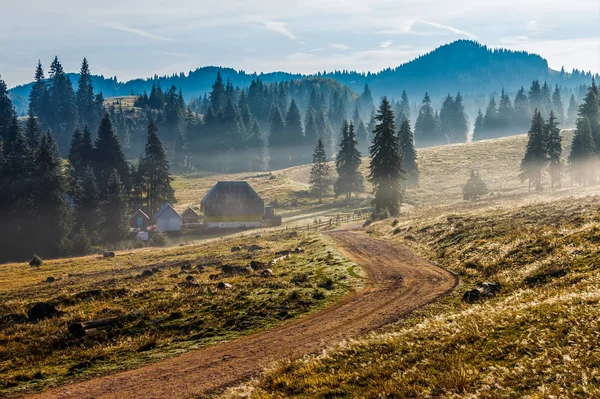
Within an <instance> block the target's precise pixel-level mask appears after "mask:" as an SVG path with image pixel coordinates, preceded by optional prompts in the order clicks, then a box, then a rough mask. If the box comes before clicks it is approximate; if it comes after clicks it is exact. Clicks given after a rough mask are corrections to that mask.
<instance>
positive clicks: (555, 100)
mask: <svg viewBox="0 0 600 399" xmlns="http://www.w3.org/2000/svg"><path fill="white" fill-rule="evenodd" d="M552 109H553V110H554V115H555V117H556V122H557V123H561V124H564V123H565V109H564V106H563V102H562V98H561V95H560V90H559V88H558V85H556V87H555V88H554V92H553V93H552Z"/></svg>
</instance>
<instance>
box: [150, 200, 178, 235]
mask: <svg viewBox="0 0 600 399" xmlns="http://www.w3.org/2000/svg"><path fill="white" fill-rule="evenodd" d="M154 219H155V220H156V229H157V230H158V231H165V232H168V231H181V215H180V214H179V213H177V211H176V210H175V209H174V208H173V207H172V206H171V205H170V204H169V203H166V204H164V205H163V206H162V208H160V209H159V210H158V212H156V215H154Z"/></svg>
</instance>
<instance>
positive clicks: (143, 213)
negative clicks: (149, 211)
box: [131, 209, 150, 220]
mask: <svg viewBox="0 0 600 399" xmlns="http://www.w3.org/2000/svg"><path fill="white" fill-rule="evenodd" d="M137 215H142V216H143V217H144V218H146V219H148V220H150V218H149V217H148V215H146V213H145V212H144V211H142V210H141V209H138V210H137V211H135V212H133V213H132V214H131V217H132V218H133V217H136V216H137Z"/></svg>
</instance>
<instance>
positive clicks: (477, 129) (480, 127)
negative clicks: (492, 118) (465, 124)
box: [473, 108, 486, 141]
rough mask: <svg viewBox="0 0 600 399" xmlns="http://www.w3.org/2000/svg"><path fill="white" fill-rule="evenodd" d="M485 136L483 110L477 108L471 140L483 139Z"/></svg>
mask: <svg viewBox="0 0 600 399" xmlns="http://www.w3.org/2000/svg"><path fill="white" fill-rule="evenodd" d="M485 138H486V137H485V117H484V116H483V112H481V108H479V110H478V111H477V117H476V118H475V126H474V128H473V141H477V140H484V139H485Z"/></svg>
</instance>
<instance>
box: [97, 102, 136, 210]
mask: <svg viewBox="0 0 600 399" xmlns="http://www.w3.org/2000/svg"><path fill="white" fill-rule="evenodd" d="M91 165H92V168H93V169H94V174H95V175H96V181H97V182H98V186H99V188H100V192H101V193H102V199H103V200H106V197H105V196H104V194H105V193H106V190H107V184H108V180H109V177H110V175H111V174H112V172H113V170H116V171H117V173H118V174H119V183H120V184H123V186H124V187H125V192H129V190H130V189H131V179H130V176H129V166H128V165H127V161H126V160H125V155H124V154H123V150H122V149H121V144H120V143H119V138H118V137H117V134H116V132H115V129H114V128H113V125H112V122H111V119H110V115H109V114H108V113H105V114H104V116H103V117H102V120H101V121H100V126H99V127H98V135H97V137H96V142H95V143H94V150H93V153H92V163H91Z"/></svg>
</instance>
